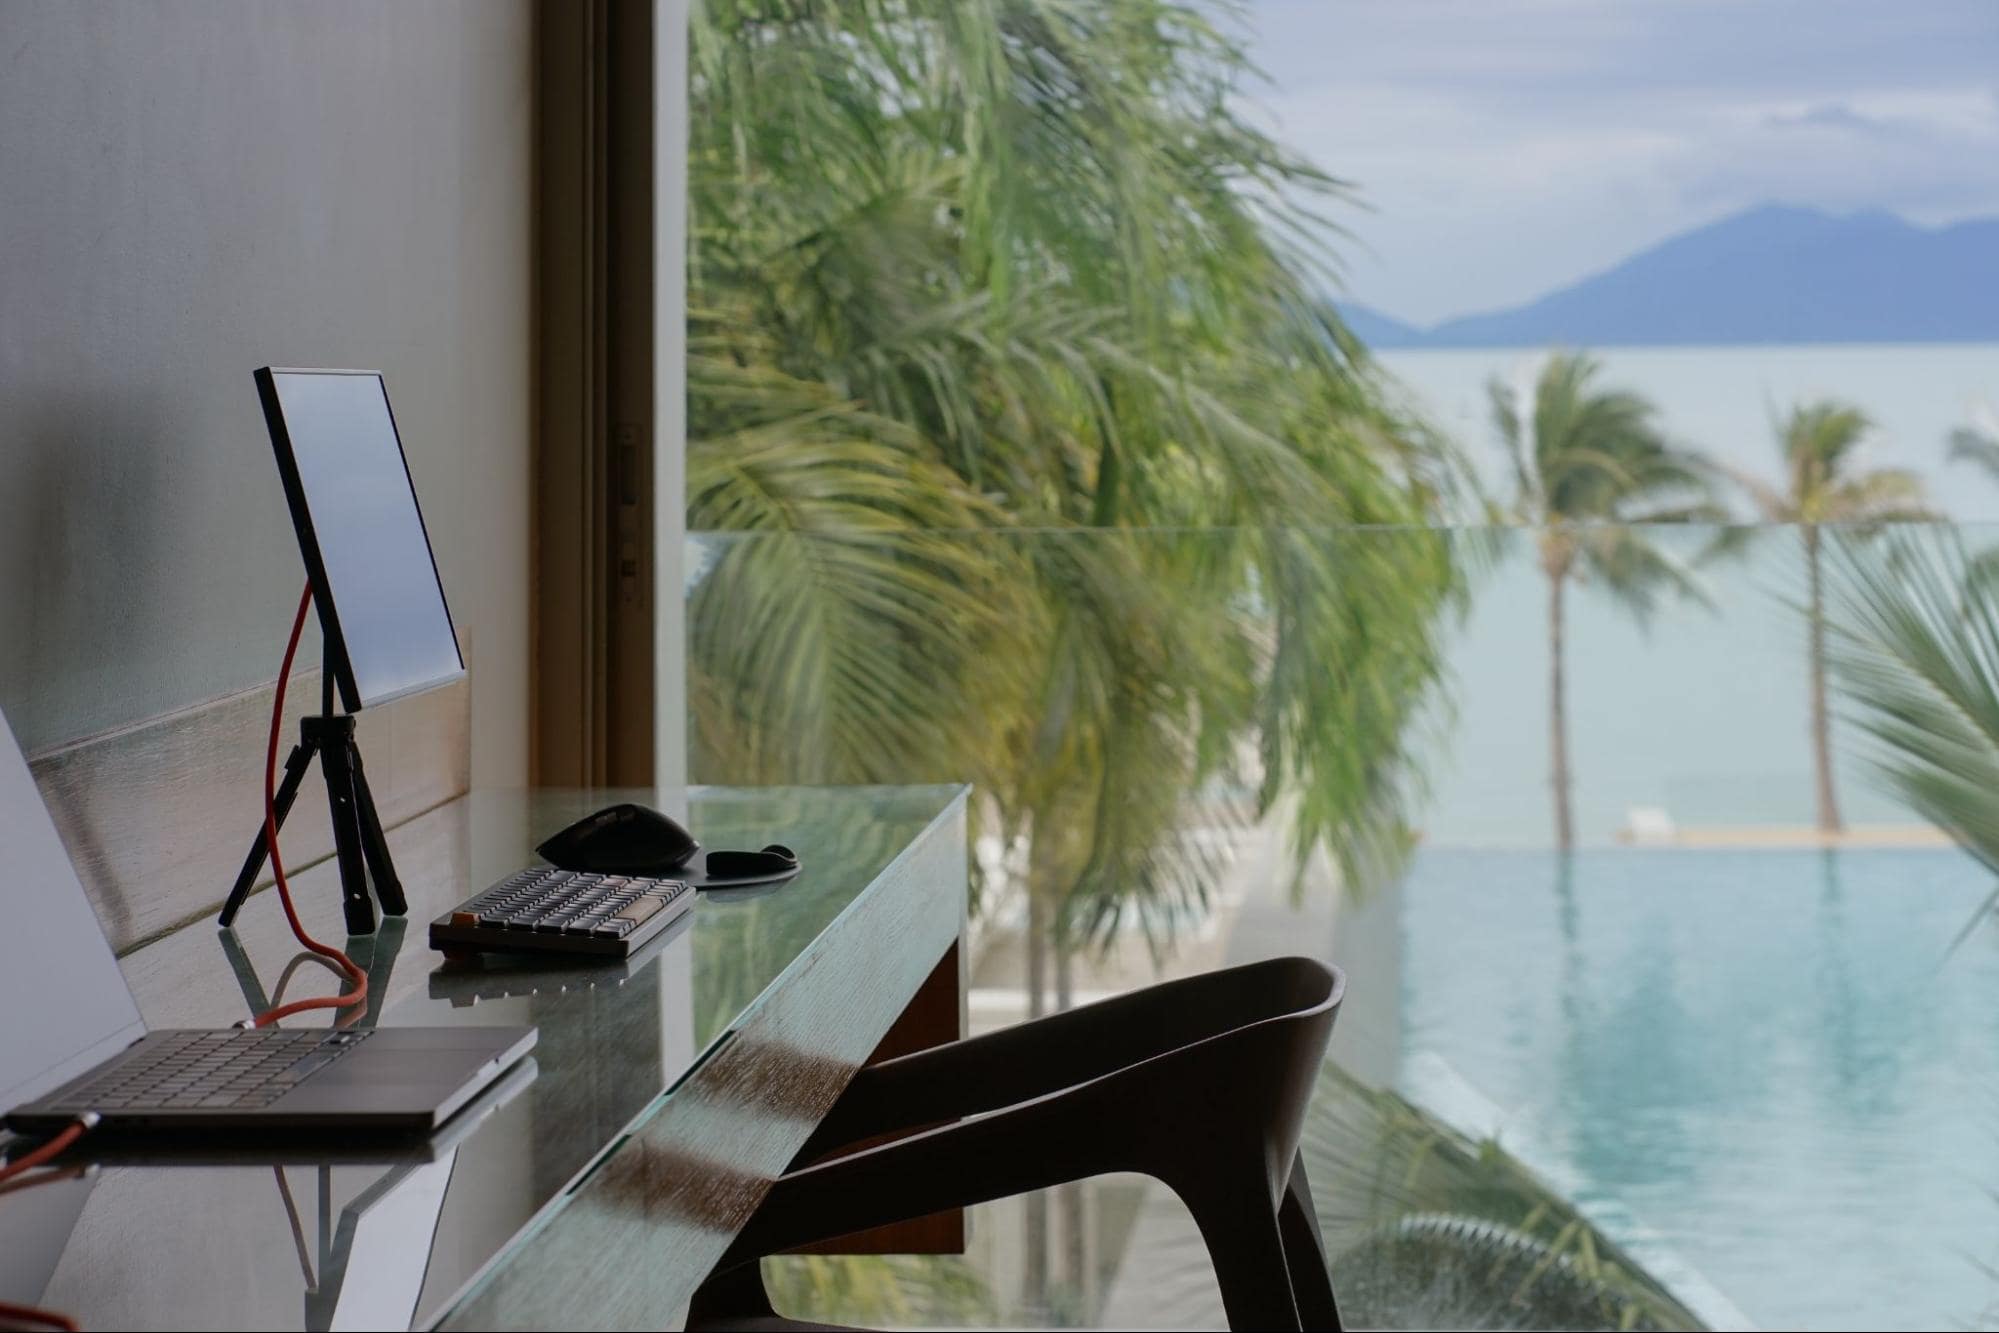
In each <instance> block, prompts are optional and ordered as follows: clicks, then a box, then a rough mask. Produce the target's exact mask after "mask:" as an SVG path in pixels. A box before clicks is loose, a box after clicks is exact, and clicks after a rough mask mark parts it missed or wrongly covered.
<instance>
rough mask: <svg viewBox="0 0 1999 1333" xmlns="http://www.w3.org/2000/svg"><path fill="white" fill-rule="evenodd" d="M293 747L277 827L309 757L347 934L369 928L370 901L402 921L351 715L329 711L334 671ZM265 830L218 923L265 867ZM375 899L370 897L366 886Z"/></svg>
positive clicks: (226, 920) (229, 916)
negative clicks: (328, 824) (324, 808)
mask: <svg viewBox="0 0 1999 1333" xmlns="http://www.w3.org/2000/svg"><path fill="white" fill-rule="evenodd" d="M298 729H299V739H298V744H297V745H294V746H293V747H292V752H291V756H290V757H289V758H288V759H286V760H285V780H284V783H283V785H281V786H280V787H279V788H278V796H277V823H278V826H279V827H283V826H284V822H285V816H286V815H288V814H290V813H291V808H292V802H293V801H295V800H296V799H298V789H299V784H300V783H302V782H304V781H305V774H306V770H307V769H309V768H311V767H312V760H313V757H314V756H315V755H317V756H318V758H319V767H320V771H321V772H322V773H324V774H325V776H326V797H327V804H328V805H329V806H330V807H331V811H332V816H333V849H334V853H335V854H336V856H337V857H338V858H339V861H340V901H341V906H342V907H343V908H344V909H345V910H346V913H347V933H348V934H349V935H367V934H371V933H373V931H374V929H375V899H377V898H379V899H380V900H381V904H382V912H383V914H384V915H387V916H403V915H405V914H406V913H407V912H408V911H409V902H408V900H407V899H405V898H404V897H403V885H402V881H401V880H399V879H397V878H396V867H395V865H394V863H393V862H391V861H390V859H389V844H388V841H387V840H386V839H385V838H384V837H383V836H382V820H381V816H380V815H378V814H377V813H376V812H375V798H374V796H373V794H372V793H370V792H369V790H368V776H367V774H366V772H365V771H363V769H362V767H361V749H360V747H359V746H357V745H356V744H355V743H354V715H353V714H352V713H336V712H335V711H334V708H333V666H332V663H331V662H328V663H326V664H325V667H324V669H323V673H322V692H321V695H320V711H319V715H318V716H317V717H302V718H300V719H299V724H298ZM267 832H268V830H267V828H266V827H265V825H264V824H262V823H259V824H258V826H257V837H256V840H255V841H253V842H252V843H251V844H250V854H249V855H248V856H246V857H245V858H244V859H243V869H242V871H241V872H240V873H239V874H238V875H237V876H236V886H235V887H234V888H232V889H230V890H229V898H228V900H227V901H226V902H224V903H223V904H222V917H221V920H220V923H219V924H221V925H223V926H228V925H229V924H230V923H231V922H233V921H235V919H236V913H237V912H239V911H241V910H242V907H243V900H244V899H245V898H247V897H249V896H250V889H251V887H252V886H253V885H255V884H256V882H257V876H258V875H259V874H260V873H262V871H263V869H264V858H265V857H267V856H269V855H270V852H271V849H270V843H269V840H268V839H267V837H266V836H265V835H266V833H267ZM371 880H372V881H373V888H374V895H373V897H370V896H369V886H370V881H371Z"/></svg>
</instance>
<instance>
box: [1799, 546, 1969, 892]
mask: <svg viewBox="0 0 1999 1333" xmlns="http://www.w3.org/2000/svg"><path fill="white" fill-rule="evenodd" d="M1989 563H1990V557H1989V553H1988V554H1986V555H1979V556H1972V555H1970V554H1968V553H1967V552H1966V550H1965V548H1964V544H1963V539H1962V537H1961V536H1960V535H1959V534H1958V533H1957V532H1956V531H1955V530H1952V529H1946V528H1925V529H1917V530H1899V531H1893V532H1890V533H1889V534H1887V536H1886V537H1885V538H1883V539H1882V540H1879V541H1875V542H1864V541H1860V540H1857V539H1847V540H1840V541H1836V542H1834V543H1832V545H1831V558H1830V562H1829V564H1830V568H1831V570H1832V574H1833V578H1832V588H1833V595H1832V602H1831V608H1832V614H1831V617H1830V620H1831V625H1832V627H1833V629H1834V631H1835V632H1834V635H1833V639H1832V647H1833V667H1834V671H1835V674H1836V677H1837V679H1838V681H1839V684H1840V687H1841V690H1842V693H1843V694H1844V696H1845V698H1846V699H1847V701H1848V703H1849V715H1850V718H1851V720H1852V722H1853V724H1854V725H1855V727H1856V728H1857V729H1858V730H1859V732H1860V733H1861V734H1862V735H1863V736H1864V737H1865V738H1866V740H1867V747H1866V752H1865V753H1866V758H1867V760H1868V762H1869V764H1870V768H1871V771H1872V772H1873V773H1874V774H1875V776H1876V778H1877V780H1878V781H1880V782H1881V783H1882V784H1883V785H1884V786H1885V787H1886V788H1887V789H1888V790H1889V791H1890V792H1892V793H1894V794H1895V795H1896V796H1898V797H1899V798H1900V799H1901V800H1902V801H1904V802H1905V803H1906V804H1907V805H1908V806H1909V807H1910V808H1911V809H1913V810H1915V811H1916V812H1917V813H1918V814H1920V815H1921V816H1922V817H1923V818H1925V819H1927V820H1929V821H1930V822H1931V823H1933V824H1935V825H1936V826H1937V827H1938V828H1940V829H1942V830H1943V831H1944V832H1945V833H1947V834H1949V835H1950V837H1951V838H1952V839H1953V840H1954V841H1956V842H1957V843H1958V845H1959V846H1961V847H1962V848H1964V850H1965V851H1967V852H1969V853H1970V854H1971V855H1972V856H1973V857H1975V858H1976V859H1977V860H1978V861H1979V862H1980V863H1981V864H1982V865H1984V866H1985V867H1986V868H1987V869H1989V870H1992V871H1993V872H1994V873H1995V874H1999V797H1995V793H1999V597H1995V588H1994V585H1993V584H1992V582H1991V581H1990V580H1989V579H1988V578H1986V577H1984V574H1983V571H1984V570H1985V569H1986V568H1987V567H1988V566H1989ZM1988 906H1989V904H1988ZM1983 915H1984V914H1983V913H1981V917H1982V916H1983Z"/></svg>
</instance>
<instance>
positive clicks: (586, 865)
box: [535, 802, 701, 879]
mask: <svg viewBox="0 0 1999 1333" xmlns="http://www.w3.org/2000/svg"><path fill="white" fill-rule="evenodd" d="M700 850H701V844H700V843H698V842H696V841H695V840H694V835H693V834H691V833H689V832H688V831H687V830H686V829H684V828H682V827H680V825H679V824H677V823H675V822H674V821H673V820H671V819H669V818H668V817H667V816H665V815H663V814H661V813H660V812H659V811H657V810H648V809H647V808H646V807H645V806H642V805H633V804H631V803H629V802H627V803H626V804H624V805H614V806H610V807H608V808H606V809H603V810H599V811H598V812H597V813H596V814H594V815H586V816H585V817H584V818H582V819H579V820H577V821H576V822H575V823H574V824H571V825H570V826H569V827H568V828H566V829H564V830H562V832H560V833H558V834H556V835H555V836H554V837H552V838H550V839H549V840H548V841H547V842H544V843H543V844H542V845H541V846H539V847H537V848H535V851H537V852H539V853H540V854H541V856H542V858H543V859H544V860H546V861H547V862H548V863H549V864H550V865H552V866H556V867H558V868H560V869H563V870H580V871H584V872H586V873H589V874H597V875H648V876H651V877H653V878H661V879H663V878H671V877H672V876H673V874H674V872H675V871H677V870H679V869H681V868H682V867H684V866H685V865H686V864H687V863H688V862H689V861H691V860H693V859H694V854H695V853H696V852H698V851H700Z"/></svg>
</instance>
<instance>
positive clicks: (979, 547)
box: [688, 0, 1462, 1265]
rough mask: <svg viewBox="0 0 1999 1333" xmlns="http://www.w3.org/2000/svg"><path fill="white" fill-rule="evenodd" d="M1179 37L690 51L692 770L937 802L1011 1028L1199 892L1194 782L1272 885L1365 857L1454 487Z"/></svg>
mask: <svg viewBox="0 0 1999 1333" xmlns="http://www.w3.org/2000/svg"><path fill="white" fill-rule="evenodd" d="M1215 15H1216V10H1215V9H1214V8H1212V7H1210V6H1208V5H1205V4H1200V5H1196V4H1190V3H1181V2H1180V0H851V2H843V3H840V4H801V3H798V0H707V3H705V4H704V5H702V6H700V7H699V8H698V9H697V11H696V15H695V18H694V21H693V25H692V29H691V38H690V71H689V72H690V100H691V102H692V114H691V116H690V127H691V128H690V142H689V149H688V152H689V172H688V176H689V180H688V189H689V200H690V214H691V219H690V220H691V228H692V230H691V238H692V239H691V244H690V253H689V265H688V269H689V273H688V278H689V309H690V312H691V313H690V330H689V335H690V336H689V345H690V367H689V394H688V437H689V438H688V476H689V487H688V489H689V514H688V519H689V527H690V529H693V530H696V531H697V532H699V531H703V530H706V531H707V532H709V533H711V534H714V535H710V536H703V537H701V538H699V540H700V541H701V542H702V543H703V546H704V548H705V549H704V553H703V557H702V559H701V560H700V561H699V562H697V570H698V578H697V580H696V582H695V583H694V585H693V588H692V591H691V593H690V614H689V627H690V642H689V663H688V668H689V694H690V699H691V700H692V704H693V713H694V716H693V718H692V720H691V723H692V724H691V726H690V732H691V734H692V736H693V746H694V754H693V756H692V759H693V769H694V772H695V774H696V775H697V776H699V777H700V778H701V779H703V780H707V781H739V782H764V783H768V782H783V781H791V782H816V783H841V782H868V781H911V780H922V779H945V778H952V779H962V778H967V777H969V778H972V779H974V780H976V781H977V783H978V787H979V791H980V799H979V801H978V803H977V808H978V810H979V811H980V814H981V817H982V818H983V819H985V820H986V821H988V823H989V826H991V831H994V832H997V833H998V834H999V835H1000V837H1001V839H1002V841H1004V842H1005V843H1006V844H1007V845H1009V846H1019V847H1021V848H1023V849H1024V853H1023V855H1021V857H1020V858H1019V859H1020V861H1021V862H1022V863H1023V864H1024V865H1025V868H1026V873H1025V888H1026V891H1027V900H1028V909H1029V917H1030V920H1031V922H1032V928H1031V929H1030V931H1029V934H1028V938H1027V941H1026V944H1027V960H1026V961H1027V971H1028V974H1029V975H1028V984H1027V998H1028V1004H1029V1011H1030V1012H1031V1013H1038V1012H1040V1011H1041V1010H1042V1008H1043V1007H1044V1005H1045V1004H1046V1002H1047V994H1048V989H1049V981H1050V980H1051V978H1050V975H1049V974H1050V972H1051V970H1052V972H1053V974H1054V975H1053V978H1052V980H1053V982H1054V989H1055V992H1056V1001H1057V1003H1061V1002H1062V1001H1063V996H1064V995H1065V993H1066V989H1067V976H1068V971H1067V969H1068V964H1069V959H1070V957H1071V955H1072V954H1073V953H1074V952H1075V951H1076V950H1077V949H1080V948H1083V947H1087V946H1088V945H1089V944H1090V943H1092V942H1093V941H1099V940H1103V939H1105V938H1107V937H1108V935H1109V934H1110V933H1111V932H1112V931H1114V930H1115V929H1117V928H1118V926H1119V924H1120V923H1121V922H1125V921H1136V922H1138V923H1139V924H1140V925H1142V926H1143V927H1144V928H1145V929H1146V930H1147V931H1148V932H1151V933H1152V934H1153V935H1154V936H1155V937H1157V938H1163V937H1164V936H1166V935H1168V934H1170V932H1171V931H1172V930H1173V929H1174V928H1175V924H1176V923H1177V922H1178V921H1180V920H1182V919H1184V917H1185V916H1186V914H1187V913H1188V911H1189V910H1190V909H1192V908H1197V907H1199V906H1200V905H1201V904H1202V903H1203V902H1204V901H1205V899H1206V895H1207V893H1208V892H1209V886H1210V885H1211V883H1212V881H1213V869H1214V866H1213V862H1212V855H1213V854H1212V853H1211V852H1210V851H1209V850H1207V848H1206V846H1205V845H1204V843H1203V842H1202V840H1201V839H1200V838H1199V837H1197V836H1192V835H1190V833H1189V831H1188V829H1187V828H1186V821H1185V820H1184V818H1183V812H1184V810H1185V807H1186V805H1187V802H1188V799H1189V797H1190V796H1191V795H1193V794H1195V793H1198V792H1201V791H1202V790H1203V789H1205V788H1208V787H1210V786H1227V787H1230V788H1233V789H1247V790H1248V791H1250V792H1252V793H1253V794H1254V802H1253V803H1254V805H1255V807H1256V808H1257V809H1258V810H1259V811H1260V810H1266V809H1269V808H1271V807H1272V806H1273V805H1274V804H1275V803H1276V802H1277V801H1278V800H1279V799H1280V798H1284V799H1286V801H1287V804H1295V806H1296V808H1297V809H1298V810H1299V812H1300V815H1299V818H1298V820H1297V821H1296V822H1295V825H1294V838H1295V850H1296V853H1297V856H1298V859H1299V863H1300V864H1303V861H1304V858H1305V857H1306V856H1308V855H1310V854H1311V853H1312V852H1313V851H1314V850H1316V849H1320V848H1324V849H1327V850H1329V851H1330V852H1331V853H1332V854H1333V856H1334V857H1335V859H1336V860H1337V861H1338V863H1339V864H1340V865H1341V866H1342V867H1343V868H1344V869H1345V870H1347V871H1348V873H1349V877H1350V879H1351V880H1352V881H1353V882H1355V883H1360V882H1362V881H1364V880H1365V879H1366V878H1368V877H1369V876H1371V875H1373V874H1376V873H1379V871H1380V870H1381V869H1382V868H1383V867H1385V866H1388V865H1392V864H1393V863H1394V862H1395V860H1396V858H1397V857H1398V856H1399V855H1400V854H1401V853H1402V852H1403V851H1405V850H1406V848H1407V846H1408V844H1409V836H1408V829H1407V825H1408V818H1407V812H1408V809H1409V803H1410V801H1411V799H1412V798H1411V793H1412V792H1413V791H1414V790H1415V789H1416V787H1417V785H1418V784H1416V783H1415V782H1413V781H1412V780H1411V779H1412V777H1413V776H1414V770H1415V769H1416V767H1417V762H1416V753H1417V752H1416V750H1415V741H1414V738H1412V736H1411V735H1410V733H1411V732H1412V730H1413V728H1412V726H1411V723H1412V720H1413V719H1414V718H1416V717H1418V716H1421V715H1422V712H1423V709H1424V708H1425V706H1426V705H1427V704H1428V703H1429V701H1430V700H1431V699H1432V697H1433V695H1434V693H1435V691H1436V689H1437V683H1438V681H1439V678H1440V675H1441V661H1442V644H1441V631H1442V622H1443V619H1444V617H1445V616H1446V615H1447V614H1448V613H1449V612H1450V611H1451V609H1452V608H1453V607H1454V606H1455V605H1456V601H1457V599H1458V597H1459V595H1460V593H1461V589H1462V580H1461V578H1460V575H1459V571H1458V566H1457V563H1456V561H1455V560H1454V558H1453V556H1452V552H1451V549H1450V546H1449V544H1448V541H1447V539H1446V537H1445V535H1444V534H1443V533H1441V532H1438V531H1435V530H1433V529H1432V528H1430V527H1429V526H1428V525H1429V521H1430V520H1431V519H1433V518H1434V517H1436V516H1437V515H1438V513H1439V512H1440V510H1441V507H1442V506H1443V505H1444V504H1445V503H1447V502H1448V500H1449V497H1450V492H1451V488H1452V487H1453V485H1455V484H1456V479H1457V477H1458V475H1459V471H1458V468H1457V465H1456V462H1455V460H1454V459H1453V458H1452V456H1451V454H1450V451H1449V450H1448V448H1446V447H1445V446H1443V445H1442V444H1441V443H1440V442H1439V441H1438V440H1436V439H1435V438H1434V437H1433V436H1431V435H1430V434H1429V433H1427V432H1425V431H1424V430H1422V429H1421V428H1420V427H1418V426H1416V425H1415V424H1414V423H1412V422H1411V421H1409V420H1407V419H1405V418H1404V417H1403V416H1402V415H1401V414H1400V413H1399V412H1398V411H1397V410H1396V409H1394V408H1393V407H1392V406H1391V405H1390V402H1389V399H1388V396H1387V394H1386V393H1384V392H1383V390H1382V386H1381V385H1380V383H1379V382H1378V380H1377V376H1376V373H1375V372H1374V371H1373V370H1372V369H1371V368H1370V367H1369V365H1368V364H1367V363H1366V361H1365V359H1364V354H1363V353H1362V352H1361V351H1360V349H1359V348H1357V347H1356V345H1355V344H1354V343H1353V340H1352V339H1351V338H1350V337H1349V336H1348V335H1347V333H1346V331H1345V330H1344V329H1343V328H1342V327H1341V326H1340V325H1339V323H1338V320H1337V318H1336V317H1335V316H1334V315H1333V313H1332V311H1331V309H1330V307H1329V306H1328V305H1327V304H1326V302H1325V301H1324V300H1323V298H1322V296H1321V295H1320V294H1321V293H1323V292H1326V291H1329V290H1331V289H1332V275H1331V274H1330V272H1329V264H1330V257H1329V256H1328V255H1327V254H1325V253H1324V252H1323V251H1322V250H1321V249H1320V248H1319V246H1320V241H1319V240H1318V239H1315V238H1322V237H1324V236H1327V235H1329V234H1331V233H1330V232H1329V231H1328V230H1327V229H1326V228H1325V227H1324V226H1323V225H1321V220H1320V219H1319V217H1318V215H1317V213H1318V210H1319V209H1321V208H1323V207H1324V206H1326V205H1328V204H1331V203H1335V202H1337V201H1339V200H1340V198H1341V197H1342V187H1341V186H1340V185H1339V183H1338V182H1336V181H1334V180H1332V179H1331V178H1330V177H1328V176H1326V175H1325V174H1324V173H1323V172H1320V171H1318V170H1317V169H1315V168H1314V167H1312V166H1311V165H1310V164H1309V163H1306V162H1303V161H1301V160H1299V159H1298V158H1296V157H1295V156H1293V155H1291V154H1289V153H1287V152H1286V151H1284V150H1283V149H1281V148H1280V147H1279V146H1278V145H1276V144H1275V143H1273V142H1272V141H1271V140H1270V139H1269V138H1268V137H1267V136H1265V135H1264V134H1263V133H1262V132H1261V131H1259V130H1257V129H1256V128H1255V127H1254V126H1253V125H1252V124H1251V123H1250V122H1249V120H1248V119H1246V118H1245V117H1244V116H1243V115H1242V114H1241V113H1240V112H1239V111H1238V109H1237V108H1239V107H1240V106H1241V105H1242V101H1241V94H1242V91H1243V85H1244V84H1245V82H1246V81H1247V79H1248V65H1247V61H1246V58H1245V56H1244V54H1243V49H1242V44H1241V42H1240V41H1239V40H1238V39H1237V38H1236V37H1234V36H1232V35H1231V34H1230V32H1228V31H1227V30H1226V29H1225V28H1223V27H1221V26H1218V24H1217V21H1216V17H1215ZM1356 528H1365V529H1367V530H1368V531H1370V532H1374V531H1375V530H1377V529H1383V528H1386V529H1392V530H1393V531H1389V532H1386V533H1382V534H1380V535H1378V536H1376V537H1375V538H1374V539H1373V540H1371V541H1362V540H1360V539H1357V538H1350V537H1345V536H1342V535H1340V534H1341V533H1343V532H1346V531H1350V530H1353V529H1356ZM1189 534H1191V535H1189ZM1245 756H1248V758H1247V759H1246V758H1245ZM1051 952H1052V957H1051ZM1051 964H1052V968H1051ZM1038 1249H1039V1247H1038V1246H1037V1245H1036V1244H1034V1243H1032V1242H1031V1243H1030V1245H1029V1255H1028V1258H1029V1263H1030V1265H1032V1264H1033V1263H1034V1262H1035V1261H1036V1256H1037V1253H1038Z"/></svg>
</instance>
